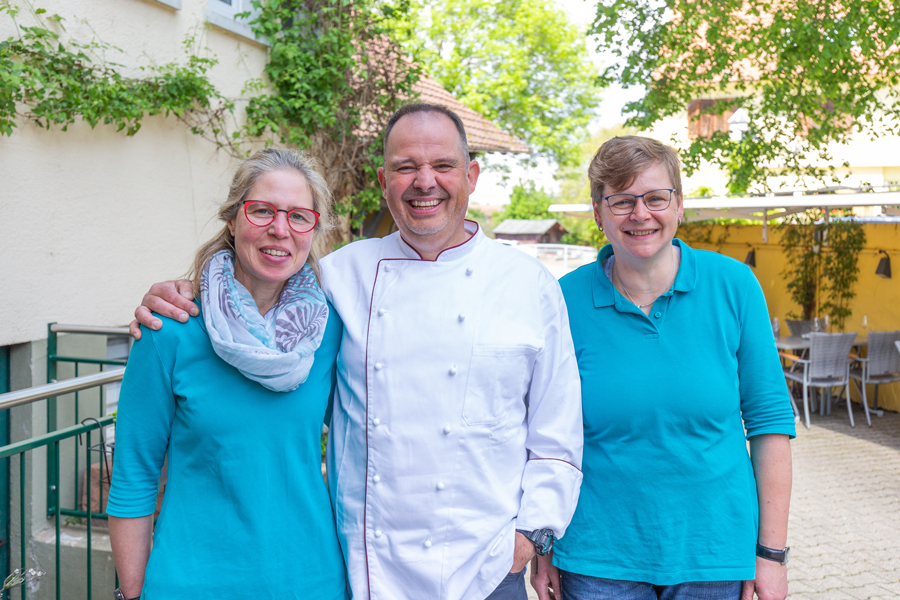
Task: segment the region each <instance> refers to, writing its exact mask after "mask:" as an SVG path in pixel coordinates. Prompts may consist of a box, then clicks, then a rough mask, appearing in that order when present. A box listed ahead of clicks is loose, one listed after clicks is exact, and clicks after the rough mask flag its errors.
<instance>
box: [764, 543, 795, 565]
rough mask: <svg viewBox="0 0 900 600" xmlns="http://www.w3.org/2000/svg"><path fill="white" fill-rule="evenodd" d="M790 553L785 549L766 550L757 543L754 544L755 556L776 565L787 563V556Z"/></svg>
mask: <svg viewBox="0 0 900 600" xmlns="http://www.w3.org/2000/svg"><path fill="white" fill-rule="evenodd" d="M790 553H791V549H790V548H785V549H784V550H775V549H774V548H766V547H765V546H763V545H761V544H760V543H759V542H757V543H756V555H757V556H758V557H760V558H765V559H766V560H772V561H775V562H777V563H781V564H783V565H786V564H787V562H788V555H790Z"/></svg>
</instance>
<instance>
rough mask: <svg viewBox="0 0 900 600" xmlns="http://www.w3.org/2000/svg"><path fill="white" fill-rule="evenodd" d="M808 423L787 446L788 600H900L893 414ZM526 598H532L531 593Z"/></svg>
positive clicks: (897, 425) (897, 442) (897, 447)
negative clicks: (790, 468) (790, 480)
mask: <svg viewBox="0 0 900 600" xmlns="http://www.w3.org/2000/svg"><path fill="white" fill-rule="evenodd" d="M853 418H854V419H855V421H856V427H855V428H851V427H850V421H849V419H848V418H847V411H846V408H843V409H841V408H835V409H834V411H833V412H832V414H831V415H826V416H819V415H813V416H812V419H811V420H812V429H810V430H807V429H806V428H805V427H804V426H803V425H802V423H801V424H799V425H798V431H797V438H796V439H795V440H794V441H793V443H792V450H793V459H794V486H793V493H792V497H791V519H790V529H789V532H788V545H790V546H791V560H790V564H789V565H788V578H789V581H790V583H789V590H790V594H789V597H790V598H791V599H792V600H888V599H892V600H893V599H897V598H900V414H897V413H885V414H884V416H883V417H875V416H874V415H873V417H872V428H869V427H867V426H866V418H865V415H863V414H862V411H861V409H860V407H859V406H858V405H854V413H853ZM528 589H529V596H528V597H529V598H530V599H535V600H536V599H537V595H536V594H535V593H534V590H532V589H531V586H530V585H529V586H528Z"/></svg>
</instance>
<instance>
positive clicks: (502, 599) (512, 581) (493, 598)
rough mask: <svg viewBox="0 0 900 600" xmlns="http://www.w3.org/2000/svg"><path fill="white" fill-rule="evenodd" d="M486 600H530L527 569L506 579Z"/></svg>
mask: <svg viewBox="0 0 900 600" xmlns="http://www.w3.org/2000/svg"><path fill="white" fill-rule="evenodd" d="M484 600H528V591H527V590H526V589H525V569H522V570H521V571H519V572H518V573H510V574H509V575H507V576H506V577H504V578H503V581H501V582H500V585H498V586H497V587H496V589H494V591H493V592H491V595H490V596H488V597H487V598H485V599H484Z"/></svg>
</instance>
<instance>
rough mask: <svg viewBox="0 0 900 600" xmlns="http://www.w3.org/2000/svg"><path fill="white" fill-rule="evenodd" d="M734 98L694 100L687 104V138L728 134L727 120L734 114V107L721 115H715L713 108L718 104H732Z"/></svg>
mask: <svg viewBox="0 0 900 600" xmlns="http://www.w3.org/2000/svg"><path fill="white" fill-rule="evenodd" d="M732 101H734V98H724V99H722V100H694V101H693V102H691V103H690V104H688V111H687V112H688V137H689V138H691V139H694V138H698V137H704V138H708V137H712V134H713V133H715V132H717V131H722V132H725V133H727V132H728V118H729V117H731V115H732V114H734V107H729V108H727V109H725V110H724V111H723V112H722V113H721V114H715V112H714V107H715V106H716V105H717V104H718V103H719V102H726V103H728V102H732Z"/></svg>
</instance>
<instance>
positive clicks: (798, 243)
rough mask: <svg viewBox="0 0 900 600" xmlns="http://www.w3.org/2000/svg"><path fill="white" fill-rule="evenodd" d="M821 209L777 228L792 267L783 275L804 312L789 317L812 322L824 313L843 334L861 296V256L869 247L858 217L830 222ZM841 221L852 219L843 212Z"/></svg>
mask: <svg viewBox="0 0 900 600" xmlns="http://www.w3.org/2000/svg"><path fill="white" fill-rule="evenodd" d="M825 216H826V214H825V212H824V211H822V210H819V209H815V210H810V211H807V212H803V213H798V214H795V215H789V216H787V217H785V218H784V220H783V221H782V222H781V223H779V224H778V225H776V226H775V229H776V231H780V232H781V243H782V248H783V252H784V255H785V257H786V258H787V266H786V267H785V269H784V271H782V273H781V275H782V277H784V278H785V281H786V282H787V290H788V293H789V294H790V297H791V300H792V301H793V302H794V303H795V304H796V305H797V306H798V307H799V309H800V311H799V313H794V312H792V313H790V314H789V315H788V316H790V317H794V318H801V319H806V320H808V319H812V318H813V317H815V316H817V315H818V313H819V312H820V311H822V312H824V313H825V314H827V315H829V316H830V317H831V319H832V321H833V323H834V326H835V328H836V329H838V330H840V331H843V329H844V324H845V322H846V319H847V317H849V316H850V315H851V312H852V311H851V310H850V301H851V300H852V299H853V298H855V297H856V292H855V291H854V286H855V284H856V282H857V280H858V279H859V269H858V267H857V265H858V261H859V253H860V251H861V250H862V249H863V246H865V243H866V233H865V230H864V229H863V226H862V225H861V224H860V223H859V222H857V221H856V220H854V219H852V218H838V219H836V220H835V219H828V220H826V219H825ZM828 216H829V217H831V216H838V217H849V216H850V215H849V212H847V211H840V213H839V214H837V215H831V214H829V215H828Z"/></svg>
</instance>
